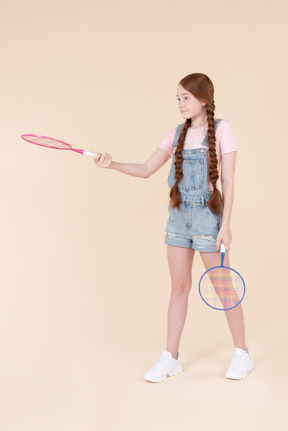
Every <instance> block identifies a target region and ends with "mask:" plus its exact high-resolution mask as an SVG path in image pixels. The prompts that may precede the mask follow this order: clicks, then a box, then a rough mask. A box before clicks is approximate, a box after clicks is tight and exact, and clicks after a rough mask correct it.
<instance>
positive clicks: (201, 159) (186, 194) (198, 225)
mask: <svg viewBox="0 0 288 431" xmlns="http://www.w3.org/2000/svg"><path fill="white" fill-rule="evenodd" d="M220 121H221V119H220V118H219V119H217V120H215V126H214V127H215V131H216V129H217V126H218V124H219V122H220ZM182 127H183V124H179V125H178V126H177V129H176V134H175V138H174V141H173V144H172V146H173V157H172V162H171V168H170V172H169V176H168V186H169V188H171V187H173V185H174V184H175V165H174V163H175V150H176V147H177V144H178V140H179V136H180V133H181V130H182ZM202 145H205V147H206V148H193V149H190V150H183V151H182V157H183V163H182V171H183V177H182V178H181V180H180V181H179V183H178V187H179V191H180V197H181V200H182V203H181V206H180V209H177V208H172V207H171V202H170V201H169V207H168V212H169V218H168V221H167V225H166V229H165V232H166V235H165V240H164V242H165V244H169V245H174V246H178V247H186V248H193V249H194V250H198V251H207V252H217V251H218V250H216V239H217V235H218V232H219V230H220V228H221V222H222V219H221V216H220V215H218V214H216V213H215V212H214V211H213V210H212V209H211V208H210V207H209V206H204V204H205V203H206V202H208V200H209V199H210V196H211V194H212V192H210V190H209V187H208V170H207V154H206V152H207V151H208V148H209V141H208V133H207V134H206V136H205V138H204V140H203V142H202ZM218 170H219V166H218Z"/></svg>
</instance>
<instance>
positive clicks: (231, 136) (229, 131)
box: [217, 119, 238, 157]
mask: <svg viewBox="0 0 288 431" xmlns="http://www.w3.org/2000/svg"><path fill="white" fill-rule="evenodd" d="M217 132H218V133H217V135H218V139H219V147H220V157H221V156H223V154H226V153H230V152H231V151H238V145H237V141H236V136H235V133H234V130H233V127H232V125H231V123H230V122H229V121H228V120H224V119H223V120H221V121H220V123H219V125H218V128H217Z"/></svg>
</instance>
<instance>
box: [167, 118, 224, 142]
mask: <svg viewBox="0 0 288 431" xmlns="http://www.w3.org/2000/svg"><path fill="white" fill-rule="evenodd" d="M221 120H222V118H217V120H215V121H214V129H215V132H216V130H217V127H218V124H219V123H220V121H221ZM183 126H184V123H181V124H178V126H177V128H176V133H175V137H174V140H173V143H172V147H177V144H178V140H179V137H180V134H181V131H182V128H183ZM201 145H206V147H208V146H209V141H208V133H207V134H206V136H205V138H204V140H203V142H202V144H201Z"/></svg>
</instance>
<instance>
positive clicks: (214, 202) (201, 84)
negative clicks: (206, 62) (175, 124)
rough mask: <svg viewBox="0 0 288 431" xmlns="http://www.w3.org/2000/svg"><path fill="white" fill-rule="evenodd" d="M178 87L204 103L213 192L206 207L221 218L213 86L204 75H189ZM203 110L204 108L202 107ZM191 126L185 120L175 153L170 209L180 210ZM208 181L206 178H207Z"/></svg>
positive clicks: (208, 161) (187, 120) (190, 122)
mask: <svg viewBox="0 0 288 431" xmlns="http://www.w3.org/2000/svg"><path fill="white" fill-rule="evenodd" d="M178 85H181V86H182V87H183V88H184V89H185V90H187V91H188V92H189V93H191V94H192V95H193V96H194V97H195V98H196V99H198V100H199V101H202V102H205V109H206V116H207V122H208V141H209V149H208V150H207V153H206V154H207V166H208V167H209V180H210V182H211V183H212V185H213V191H212V194H211V196H210V199H209V201H208V202H207V203H205V206H206V205H209V207H210V208H211V210H213V211H214V212H215V213H216V214H218V215H221V217H222V210H223V207H222V203H223V201H222V196H221V193H220V191H219V190H218V189H217V181H218V179H219V172H218V168H217V164H218V159H217V153H216V136H215V121H214V111H215V102H214V85H213V82H212V81H211V79H210V78H209V77H208V76H207V75H205V74H204V73H191V74H190V75H187V76H185V77H184V78H182V79H181V80H180V82H179V84H178ZM203 110H204V106H203ZM191 124H192V118H187V119H186V121H185V123H184V125H183V128H182V131H181V134H180V137H179V140H178V144H177V148H176V151H175V163H174V165H175V184H174V185H173V187H171V190H170V201H171V207H172V208H175V207H176V208H178V209H180V205H181V203H182V200H181V198H180V191H179V187H178V183H179V181H181V178H182V177H183V171H182V163H183V157H182V151H183V148H184V142H185V138H186V134H187V130H188V128H189V127H190V126H191ZM207 179H208V178H207Z"/></svg>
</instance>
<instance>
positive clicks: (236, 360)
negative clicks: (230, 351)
mask: <svg viewBox="0 0 288 431" xmlns="http://www.w3.org/2000/svg"><path fill="white" fill-rule="evenodd" d="M241 357H242V355H239V353H234V355H233V358H232V361H231V365H230V367H231V368H239V366H240V362H241Z"/></svg>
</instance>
